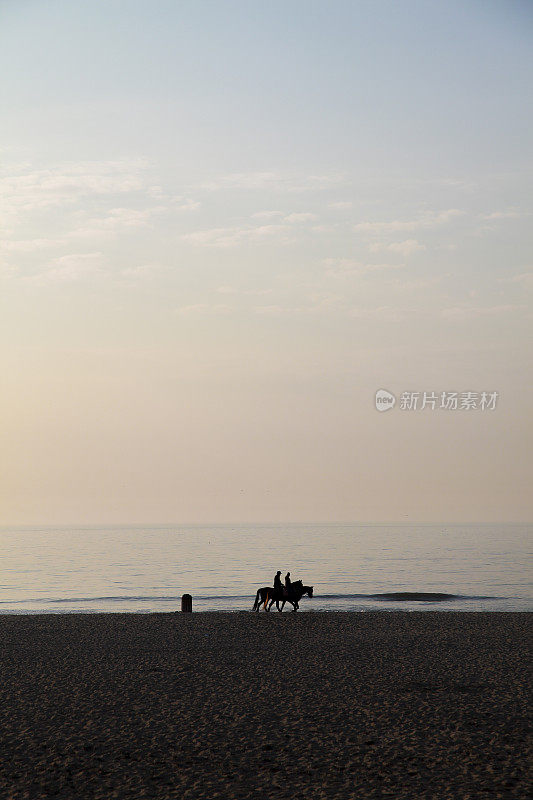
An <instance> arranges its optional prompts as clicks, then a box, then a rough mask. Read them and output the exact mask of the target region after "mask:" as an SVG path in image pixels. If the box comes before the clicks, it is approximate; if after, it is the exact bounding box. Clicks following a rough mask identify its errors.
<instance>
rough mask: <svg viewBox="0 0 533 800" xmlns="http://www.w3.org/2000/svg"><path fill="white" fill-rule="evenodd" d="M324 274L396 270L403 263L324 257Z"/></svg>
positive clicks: (334, 274) (343, 274)
mask: <svg viewBox="0 0 533 800" xmlns="http://www.w3.org/2000/svg"><path fill="white" fill-rule="evenodd" d="M323 264H324V266H325V268H326V269H325V273H326V275H331V276H338V277H345V276H349V275H366V274H369V273H376V272H384V271H386V270H398V269H402V268H403V267H404V264H390V263H377V264H373V263H366V262H362V261H358V260H357V259H354V258H326V259H324V261H323Z"/></svg>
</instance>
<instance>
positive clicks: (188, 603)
mask: <svg viewBox="0 0 533 800" xmlns="http://www.w3.org/2000/svg"><path fill="white" fill-rule="evenodd" d="M181 610H182V611H192V597H191V595H190V594H183V595H182V596H181Z"/></svg>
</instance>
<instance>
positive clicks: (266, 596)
mask: <svg viewBox="0 0 533 800" xmlns="http://www.w3.org/2000/svg"><path fill="white" fill-rule="evenodd" d="M304 594H306V595H307V596H308V597H312V596H313V587H312V586H304V585H303V583H302V581H294V583H293V584H292V585H291V592H290V594H289V596H288V597H287V596H286V595H285V593H284V592H283V589H282V590H281V591H280V590H279V589H274V588H272V586H263V588H262V589H258V590H257V594H256V596H255V603H254V607H253V609H252V611H259V606H260V605H261V604H263V603H264V605H265V611H270V609H271V608H272V604H273V603H275V604H276V608H277V609H278V611H280V612H281V611H283V606H284V605H285V603H290V604H291V605H292V610H293V611H298V609H299V607H300V606H299V603H300V600H301V599H302V597H303V596H304ZM280 603H281V608H280V607H279V604H280Z"/></svg>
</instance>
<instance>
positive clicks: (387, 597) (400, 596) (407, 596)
mask: <svg viewBox="0 0 533 800" xmlns="http://www.w3.org/2000/svg"><path fill="white" fill-rule="evenodd" d="M315 597H316V599H317V600H318V599H320V600H380V601H384V602H387V601H396V602H398V601H400V602H409V601H420V602H424V601H425V602H437V603H438V602H442V601H446V600H496V599H497V600H504V599H507V598H503V597H497V598H495V597H493V596H491V595H466V594H448V593H446V592H381V593H379V594H321V595H315Z"/></svg>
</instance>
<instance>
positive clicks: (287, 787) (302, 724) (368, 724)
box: [0, 611, 531, 800]
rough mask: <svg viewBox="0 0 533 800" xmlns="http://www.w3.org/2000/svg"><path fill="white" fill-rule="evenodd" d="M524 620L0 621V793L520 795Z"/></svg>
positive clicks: (139, 617) (161, 617) (76, 617)
mask: <svg viewBox="0 0 533 800" xmlns="http://www.w3.org/2000/svg"><path fill="white" fill-rule="evenodd" d="M530 640H531V613H528V612H465V611H460V612H456V611H406V612H404V611H366V612H363V613H358V612H351V611H334V612H306V613H301V614H300V613H298V614H294V613H290V612H286V613H283V614H278V613H277V612H271V613H269V614H266V613H259V614H254V613H253V612H250V611H242V612H232V611H229V612H224V611H222V612H219V611H198V612H193V613H192V614H187V613H181V612H175V611H169V612H148V613H143V612H141V613H138V612H126V613H124V612H119V613H117V612H102V613H98V612H89V613H69V612H67V613H59V614H58V613H43V614H41V613H38V614H3V615H1V616H0V739H1V741H2V743H3V749H4V759H3V761H2V763H1V764H0V793H2V794H5V796H7V797H9V798H10V799H11V800H23V799H24V800H27V799H28V798H31V800H33V798H41V797H42V798H45V797H50V796H55V797H60V798H65V800H66V799H67V798H69V799H70V798H72V797H76V798H80V800H85V798H87V800H89V798H91V800H104V798H105V799H107V798H126V799H127V800H134V798H144V797H146V798H157V800H167V798H168V800H174V798H176V800H177V798H184V800H197V799H198V800H200V798H206V799H207V798H215V797H220V798H226V797H227V798H252V797H256V796H258V794H262V795H263V796H265V797H272V796H276V798H279V799H280V800H285V798H287V799H288V798H291V800H292V799H293V798H294V797H298V796H300V795H301V796H305V797H306V798H308V799H309V800H315V798H316V800H332V799H335V800H336V798H339V800H344V799H346V800H354V798H358V799H359V798H360V800H367V798H369V799H370V798H383V797H390V798H395V799H396V798H397V799H398V800H413V798H415V797H416V798H432V800H446V799H447V798H450V799H451V798H454V800H455V798H457V800H461V799H463V800H467V798H468V799H469V800H477V798H481V797H484V798H486V797H496V798H505V799H507V798H517V800H518V798H522V797H524V796H526V794H527V783H526V782H527V759H528V752H530V751H529V749H528V744H527V735H528V731H529V723H528V717H527V713H528V701H529V692H530V689H531V674H530V669H529V664H530V658H529V653H528V645H529V643H530Z"/></svg>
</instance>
